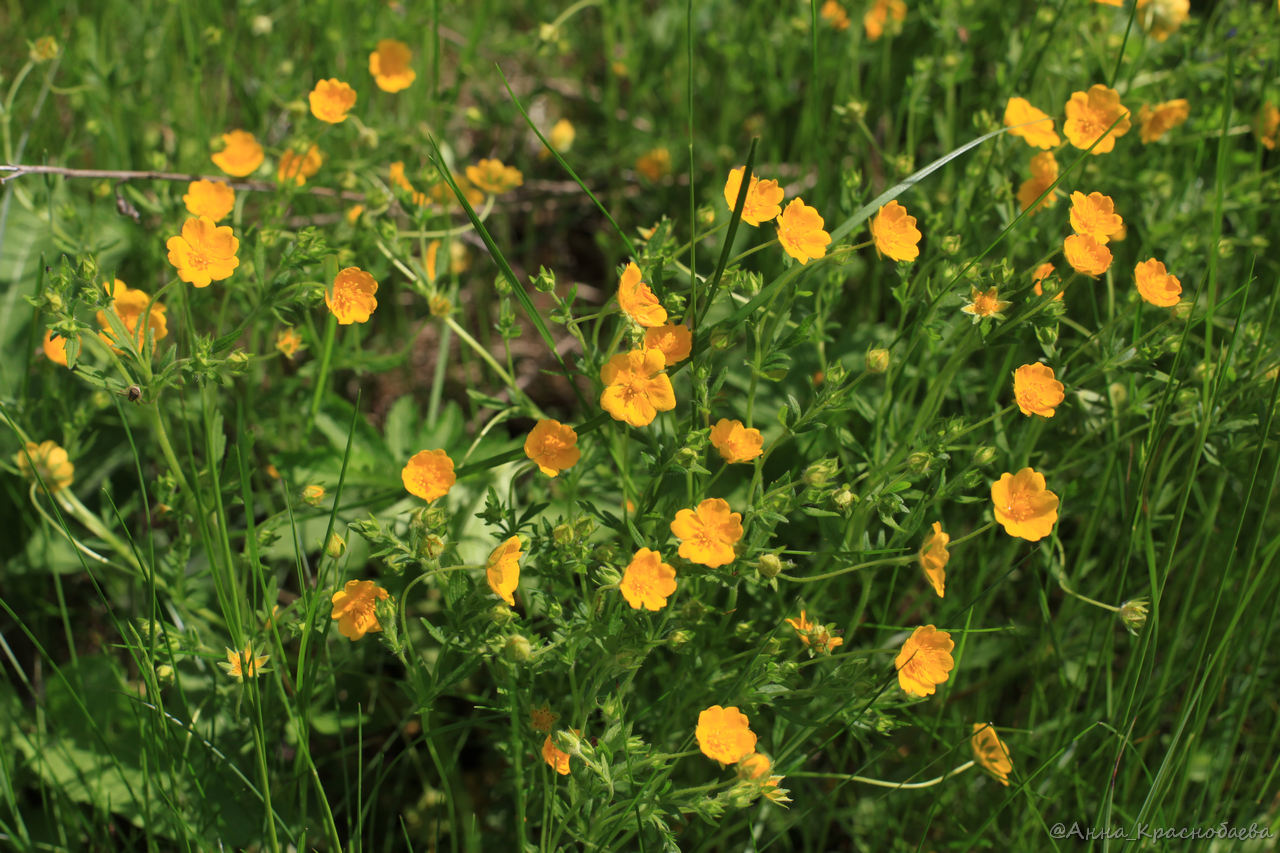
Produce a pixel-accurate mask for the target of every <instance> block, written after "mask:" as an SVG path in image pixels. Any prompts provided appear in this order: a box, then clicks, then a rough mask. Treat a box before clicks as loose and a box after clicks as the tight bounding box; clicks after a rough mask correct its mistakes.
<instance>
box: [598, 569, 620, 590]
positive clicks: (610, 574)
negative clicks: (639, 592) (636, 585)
mask: <svg viewBox="0 0 1280 853" xmlns="http://www.w3.org/2000/svg"><path fill="white" fill-rule="evenodd" d="M596 576H597V577H598V578H599V580H600V583H601V585H602V586H616V585H618V584H620V583H622V573H621V572H619V571H618V570H617V569H615V568H614V567H613V566H601V567H600V568H599V570H598V571H597V572H596Z"/></svg>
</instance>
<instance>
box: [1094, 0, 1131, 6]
mask: <svg viewBox="0 0 1280 853" xmlns="http://www.w3.org/2000/svg"><path fill="white" fill-rule="evenodd" d="M1093 2H1095V3H1099V4H1101V5H1103V6H1116V7H1119V6H1123V5H1124V0H1093Z"/></svg>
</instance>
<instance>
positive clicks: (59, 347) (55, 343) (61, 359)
mask: <svg viewBox="0 0 1280 853" xmlns="http://www.w3.org/2000/svg"><path fill="white" fill-rule="evenodd" d="M40 348H41V349H42V350H44V357H45V358H47V359H49V360H50V361H52V362H53V363H54V364H60V365H62V366H63V367H66V366H67V339H66V338H64V337H62V335H57V336H55V335H54V334H53V330H52V329H48V330H46V331H45V333H44V340H43V341H41V342H40Z"/></svg>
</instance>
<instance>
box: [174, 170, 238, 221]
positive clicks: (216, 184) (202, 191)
mask: <svg viewBox="0 0 1280 853" xmlns="http://www.w3.org/2000/svg"><path fill="white" fill-rule="evenodd" d="M182 203H183V204H185V205H186V206H187V212H188V213H190V214H191V215H192V216H197V217H198V216H207V217H209V218H210V219H212V220H213V221H214V222H217V221H218V220H220V219H222V218H223V217H224V216H226V215H227V214H228V213H230V212H231V209H232V208H233V207H235V206H236V191H235V190H233V189H232V188H231V184H228V183H224V182H223V181H205V180H200V181H192V182H191V183H190V184H188V185H187V193H186V195H184V196H183V197H182Z"/></svg>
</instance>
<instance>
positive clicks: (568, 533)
mask: <svg viewBox="0 0 1280 853" xmlns="http://www.w3.org/2000/svg"><path fill="white" fill-rule="evenodd" d="M551 538H552V539H554V540H555V543H556V544H557V545H559V546H561V547H564V546H566V545H572V544H573V540H574V539H576V538H577V534H576V533H575V532H574V529H573V527H572V525H568V524H557V525H556V526H555V527H553V528H551Z"/></svg>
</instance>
